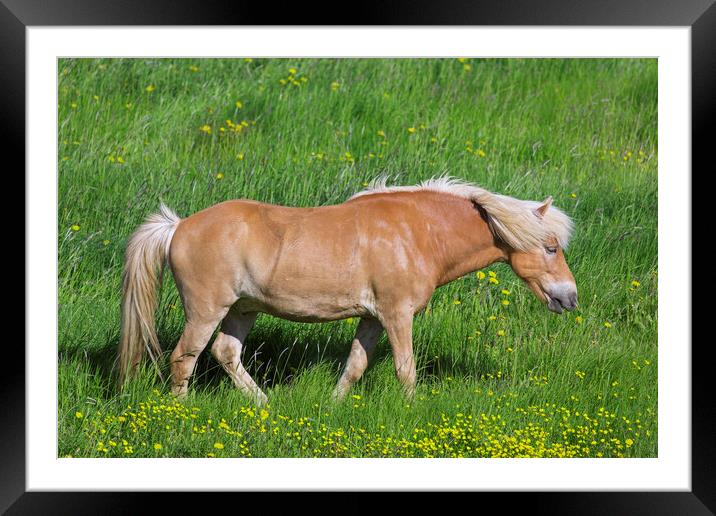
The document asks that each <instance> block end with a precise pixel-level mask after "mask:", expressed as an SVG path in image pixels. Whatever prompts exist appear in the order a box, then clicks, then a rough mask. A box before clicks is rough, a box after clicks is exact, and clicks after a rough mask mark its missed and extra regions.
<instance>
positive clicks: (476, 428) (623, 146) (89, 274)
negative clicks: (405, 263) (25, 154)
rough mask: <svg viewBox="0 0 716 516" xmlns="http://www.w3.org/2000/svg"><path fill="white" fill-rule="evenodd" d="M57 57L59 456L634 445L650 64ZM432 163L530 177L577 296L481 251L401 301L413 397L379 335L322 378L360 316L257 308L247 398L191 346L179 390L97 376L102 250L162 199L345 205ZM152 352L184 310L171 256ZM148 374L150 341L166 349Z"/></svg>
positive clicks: (503, 452)
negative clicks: (554, 215) (530, 285)
mask: <svg viewBox="0 0 716 516" xmlns="http://www.w3.org/2000/svg"><path fill="white" fill-rule="evenodd" d="M58 73H59V91H58V98H59V112H58V122H59V134H58V164H59V165H58V167H59V169H58V174H59V184H58V190H59V211H58V234H59V237H58V242H59V249H58V255H59V277H58V285H59V299H58V303H59V342H58V353H59V357H58V360H59V378H58V395H59V406H58V436H59V446H58V455H59V456H60V457H654V456H656V455H657V453H658V450H657V118H656V115H657V64H656V60H654V59H651V60H650V59H584V60H561V59H560V60H556V59H555V60H550V59H534V60H529V59H487V60H485V59H464V58H460V59H430V60H425V59H420V60H412V59H398V60H376V59H358V60H354V59H342V60H330V59H291V60H284V59H249V58H247V59H234V60H231V59H206V60H201V59H191V60H181V59H106V60H95V59H63V60H60V61H59V64H58ZM444 173H448V174H450V175H452V176H455V177H459V178H462V179H466V180H468V181H473V182H475V183H477V184H479V185H481V186H484V187H486V188H488V189H490V190H492V191H495V192H499V193H504V194H507V195H511V196H514V197H518V198H525V199H536V200H541V199H543V198H545V197H547V196H548V195H551V196H553V197H554V203H555V205H557V206H558V207H560V208H562V209H563V210H564V211H565V212H567V213H568V214H569V215H571V216H572V217H573V218H574V220H575V223H576V230H575V234H574V238H573V240H572V243H571V244H570V247H569V249H568V250H567V252H566V258H567V261H568V263H569V265H570V267H571V269H572V272H573V273H574V276H575V278H576V281H577V286H578V289H579V302H580V304H579V307H578V308H577V310H575V311H574V312H571V313H565V314H563V315H556V314H553V313H551V312H549V311H548V310H547V308H546V307H545V306H543V305H542V304H540V303H539V302H538V301H537V299H536V298H535V297H534V296H533V295H532V294H531V293H530V292H529V290H528V289H527V287H526V286H525V285H523V284H522V283H521V281H520V280H519V279H518V278H517V277H516V276H515V275H514V274H513V273H512V271H511V270H510V268H509V266H508V265H506V264H498V265H494V266H491V267H489V268H488V269H485V270H482V271H476V272H475V273H473V274H470V275H468V276H465V277H463V278H461V279H459V280H457V281H455V282H453V283H451V284H448V285H446V286H444V287H442V288H440V289H439V290H438V291H437V292H436V293H435V295H434V296H433V298H432V300H431V302H430V304H429V305H428V308H427V309H426V310H425V312H424V313H421V314H419V315H417V316H416V318H415V329H414V349H415V353H416V357H417V364H418V386H417V391H416V395H415V398H414V399H412V400H408V399H406V398H405V397H404V396H403V395H402V392H401V390H400V388H399V386H398V382H397V380H396V379H395V377H394V372H393V364H392V357H391V354H390V349H389V345H388V343H387V339H386V337H385V336H383V337H382V338H381V341H380V343H379V344H378V350H377V352H376V356H375V357H374V360H373V363H372V365H371V366H370V367H369V369H368V371H367V372H366V374H365V375H364V376H363V378H362V379H361V380H360V381H359V382H358V383H357V384H356V386H355V388H354V390H353V391H351V393H350V394H349V396H348V397H347V399H346V400H345V401H344V402H341V403H334V402H332V401H331V398H330V394H331V391H332V389H333V386H334V385H335V382H336V381H337V379H338V375H339V373H340V370H341V367H342V364H343V361H344V360H345V359H346V357H347V355H348V350H349V348H350V342H351V339H352V337H353V333H354V332H355V329H356V326H357V323H358V321H357V320H355V319H347V320H344V321H337V322H333V323H325V324H299V323H291V322H287V321H283V320H280V319H275V318H271V317H269V316H267V315H262V316H260V317H259V319H258V322H257V324H256V326H255V327H254V329H253V330H252V332H251V333H250V335H249V337H248V341H247V346H246V349H245V354H244V363H245V364H246V365H247V368H248V369H249V371H250V373H251V374H252V376H253V377H254V378H255V379H256V380H257V382H258V383H259V384H260V385H261V386H262V388H263V390H264V392H266V394H267V395H268V397H269V403H268V404H267V405H265V406H263V407H255V406H254V405H253V404H252V403H251V402H250V401H249V400H248V399H246V398H244V397H243V396H242V395H241V394H240V393H239V392H237V391H236V390H234V388H233V386H232V384H231V383H230V380H229V378H228V377H227V376H226V374H225V373H223V371H222V370H221V367H220V366H219V365H218V364H217V363H216V362H215V361H213V359H212V358H211V357H210V354H209V353H208V348H207V352H205V353H204V354H203V355H202V356H201V357H200V360H199V363H198V368H197V372H196V375H195V377H194V380H193V383H192V384H191V387H190V393H189V395H188V397H187V398H186V399H182V400H175V399H173V398H172V397H171V396H169V394H168V392H169V389H168V386H167V385H166V383H165V382H162V380H161V379H160V378H159V377H158V376H157V375H156V372H155V371H154V370H153V369H152V368H150V367H145V368H144V369H143V370H142V371H141V372H140V374H139V375H138V378H137V379H136V380H135V381H132V382H131V383H130V384H129V385H128V386H127V388H126V389H125V390H124V391H123V392H121V393H120V392H118V391H117V389H116V388H115V380H116V377H115V374H116V373H115V371H114V360H115V354H116V349H117V344H118V340H119V317H120V310H119V306H120V293H121V292H120V285H121V268H122V255H123V251H124V245H125V242H126V240H127V238H128V236H129V235H130V233H131V232H132V231H133V230H134V229H135V228H136V227H137V226H138V225H139V224H140V223H141V222H142V220H143V219H144V218H145V217H146V215H147V214H149V213H152V212H154V211H156V209H157V207H158V205H159V202H160V200H162V201H164V202H165V203H166V204H167V205H169V206H170V207H171V208H173V209H174V210H175V211H176V212H177V213H178V214H179V215H180V216H182V217H183V216H187V215H190V214H191V213H193V212H195V211H198V210H200V209H202V208H205V207H208V206H210V205H212V204H215V203H217V202H220V201H223V200H227V199H232V198H251V199H257V200H261V201H266V202H271V203H277V204H286V205H293V206H315V205H325V204H333V203H339V202H342V201H343V200H345V199H347V198H348V197H350V196H351V195H352V194H353V193H355V192H356V191H358V190H360V189H362V188H363V186H364V184H366V183H367V182H368V181H370V180H371V179H373V178H375V177H376V176H378V175H381V174H389V175H390V176H391V180H390V181H389V182H390V183H394V184H412V183H416V182H418V181H420V180H422V179H426V178H429V177H431V176H435V175H440V174H444ZM166 276H167V277H166V278H165V280H164V288H163V289H162V300H161V303H160V307H159V310H158V313H157V326H158V330H159V339H160V342H161V343H162V345H163V346H164V349H165V351H166V353H167V355H168V353H169V352H171V350H172V349H173V347H174V345H175V343H176V341H177V340H178V338H179V335H180V334H181V331H182V328H183V312H182V310H181V303H180V301H179V299H178V294H177V291H176V289H175V287H174V285H173V280H172V279H171V275H170V274H168V275H166ZM163 368H164V372H165V376H166V373H167V372H168V367H167V364H166V360H165V361H164V364H163Z"/></svg>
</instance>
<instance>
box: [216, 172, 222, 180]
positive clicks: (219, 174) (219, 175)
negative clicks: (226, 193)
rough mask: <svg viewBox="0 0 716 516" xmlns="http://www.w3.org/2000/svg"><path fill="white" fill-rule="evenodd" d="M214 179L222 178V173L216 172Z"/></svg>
mask: <svg viewBox="0 0 716 516" xmlns="http://www.w3.org/2000/svg"><path fill="white" fill-rule="evenodd" d="M216 179H224V174H222V173H221V172H219V173H218V174H216Z"/></svg>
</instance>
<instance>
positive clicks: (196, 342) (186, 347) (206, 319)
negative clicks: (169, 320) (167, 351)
mask: <svg viewBox="0 0 716 516" xmlns="http://www.w3.org/2000/svg"><path fill="white" fill-rule="evenodd" d="M227 311H228V308H221V309H217V310H215V311H212V312H213V313H212V314H211V315H199V314H196V313H193V312H187V322H186V326H185V327H184V333H182V336H181V338H180V339H179V342H178V343H177V346H176V348H174V351H172V354H171V358H170V362H171V372H172V377H171V381H172V394H174V395H175V396H184V395H186V392H187V389H188V386H189V378H190V377H191V375H192V374H194V367H195V366H196V360H197V358H198V357H199V354H200V353H201V352H202V351H204V348H205V347H206V344H207V343H208V342H209V339H210V338H211V334H212V333H214V329H215V328H216V326H217V325H218V324H219V321H221V319H222V317H224V315H225V314H226V312H227Z"/></svg>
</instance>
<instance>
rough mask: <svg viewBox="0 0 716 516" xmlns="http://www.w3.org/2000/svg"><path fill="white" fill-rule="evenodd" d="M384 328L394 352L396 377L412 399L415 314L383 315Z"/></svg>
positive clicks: (395, 313) (403, 312)
mask: <svg viewBox="0 0 716 516" xmlns="http://www.w3.org/2000/svg"><path fill="white" fill-rule="evenodd" d="M382 319H383V320H382V323H383V327H384V328H385V331H386V333H387V334H388V340H389V341H390V347H391V349H392V350H393V362H394V363H395V375H396V376H397V377H398V380H399V381H400V383H401V384H402V386H403V389H404V390H405V393H406V395H407V396H408V397H409V398H412V397H413V396H414V394H415V379H416V371H415V357H414V356H413V312H412V311H408V310H404V311H395V312H392V313H390V314H386V315H383V317H382Z"/></svg>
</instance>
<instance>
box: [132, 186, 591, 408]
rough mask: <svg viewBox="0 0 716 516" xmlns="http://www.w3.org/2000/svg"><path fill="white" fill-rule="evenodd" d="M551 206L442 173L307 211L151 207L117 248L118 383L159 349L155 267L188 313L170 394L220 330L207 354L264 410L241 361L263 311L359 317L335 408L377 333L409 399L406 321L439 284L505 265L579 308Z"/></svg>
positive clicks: (537, 290) (562, 220)
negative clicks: (170, 280) (384, 337)
mask: <svg viewBox="0 0 716 516" xmlns="http://www.w3.org/2000/svg"><path fill="white" fill-rule="evenodd" d="M551 202H552V200H551V198H548V199H547V200H546V201H544V202H542V203H538V202H533V201H522V200H518V199H514V198H511V197H506V196H503V195H497V194H494V193H490V192H488V191H486V190H484V189H482V188H480V187H478V186H475V185H473V184H470V183H466V182H462V181H459V180H456V179H452V178H448V177H443V178H439V179H433V180H429V181H425V182H423V183H421V184H420V185H418V186H407V187H402V186H398V187H386V186H385V182H384V181H378V182H375V183H374V184H372V185H371V186H369V187H368V189H366V190H364V191H362V192H360V193H358V194H356V195H354V196H353V197H352V198H350V199H349V200H348V201H346V202H344V203H342V204H338V205H334V206H322V207H317V208H289V207H284V206H274V205H270V204H264V203H261V202H256V201H251V200H233V201H226V202H222V203H220V204H217V205H215V206H212V207H210V208H207V209H205V210H202V211H200V212H198V213H195V214H194V215H191V216H190V217H187V218H186V219H183V220H180V219H179V217H177V216H176V215H175V214H174V213H173V212H172V211H171V210H169V209H168V208H167V207H166V206H164V205H162V206H161V211H160V213H158V214H154V215H151V216H150V217H149V218H148V219H147V221H146V222H145V223H144V224H143V225H141V226H140V227H139V229H138V230H137V231H136V232H135V233H134V235H133V236H132V238H131V240H130V241H129V244H128V246H127V251H126V256H125V267H124V281H123V301H122V335H121V341H120V347H119V362H120V379H121V380H124V379H125V378H126V377H127V376H128V375H129V374H130V373H131V372H132V371H133V370H134V369H135V367H136V366H137V364H138V363H139V361H140V359H141V356H142V354H143V351H144V349H145V348H146V349H147V350H148V351H149V354H150V356H151V358H152V360H153V361H154V362H155V364H156V360H157V357H158V356H159V355H160V353H161V348H160V346H159V342H158V340H157V335H156V332H155V325H154V311H155V309H156V305H157V288H158V285H159V282H160V278H161V274H160V273H161V270H162V269H163V266H164V263H165V261H166V262H168V263H169V265H170V267H171V270H172V273H173V275H174V279H175V282H176V285H177V288H178V290H179V295H180V296H181V300H182V303H183V305H184V311H185V314H186V326H185V328H184V333H183V334H182V336H181V338H180V339H179V343H178V344H177V346H176V348H175V349H174V351H173V352H172V354H171V383H172V387H171V388H172V393H173V394H174V395H177V396H182V395H184V394H185V393H186V392H187V387H188V382H189V377H190V376H191V375H192V374H193V371H194V367H195V365H196V360H197V356H198V355H199V354H200V353H201V352H202V350H203V349H204V348H205V347H206V345H207V342H208V340H209V339H210V338H211V335H212V333H213V332H214V330H215V329H216V327H217V325H219V324H220V323H221V330H220V332H219V334H218V336H217V337H216V339H215V341H214V344H213V345H212V348H211V351H212V354H213V355H214V357H215V358H216V360H218V362H219V363H220V364H221V365H222V366H223V368H224V369H225V370H226V372H227V373H228V374H229V376H230V377H231V379H232V380H233V382H234V383H235V384H236V386H237V387H238V388H239V389H241V390H243V391H244V392H246V393H247V394H249V395H251V396H252V397H254V399H255V400H256V401H257V402H259V403H263V402H265V401H266V396H265V395H264V393H263V392H261V389H260V388H259V387H258V386H257V385H256V383H255V382H254V380H253V379H252V378H251V376H250V375H249V373H248V372H247V371H246V369H245V368H244V366H243V365H242V363H241V350H242V346H243V344H244V340H245V339H246V335H247V334H248V333H249V331H250V330H251V327H252V325H253V324H254V321H255V320H256V316H257V314H258V313H260V312H264V313H268V314H271V315H273V316H276V317H281V318H284V319H289V320H292V321H302V322H320V321H333V320H336V319H344V318H347V317H360V323H359V325H358V329H357V331H356V335H355V338H354V339H353V344H352V347H351V351H350V354H349V356H348V360H347V362H346V365H345V368H344V370H343V373H342V375H341V377H340V380H339V381H338V384H337V386H336V388H335V390H334V396H335V397H336V398H342V397H344V396H345V394H346V392H348V390H349V389H350V387H351V385H353V383H355V382H356V381H357V380H358V379H359V378H360V377H361V375H362V374H363V372H364V371H365V369H366V367H367V365H368V361H369V360H370V357H371V354H372V353H373V350H374V348H375V345H376V342H377V341H378V338H379V336H380V335H381V333H382V331H383V330H385V331H386V333H387V334H388V339H389V341H390V345H391V348H392V351H393V360H394V363H395V372H396V375H397V377H398V379H399V381H400V382H401V383H402V385H403V386H404V388H405V390H406V391H407V393H408V394H412V393H413V392H414V388H415V360H414V358H413V338H412V325H413V315H414V314H415V313H416V312H418V311H420V310H422V309H423V308H424V307H425V306H426V304H427V303H428V300H429V299H430V297H431V296H432V294H433V292H434V291H435V289H436V288H437V287H439V286H440V285H444V284H445V283H448V282H450V281H453V280H455V279H457V278H459V277H461V276H463V275H465V274H467V273H469V272H471V271H475V270H477V269H480V268H483V267H485V266H487V265H489V264H491V263H493V262H497V261H505V262H507V263H509V264H510V266H511V267H512V269H513V270H514V271H515V273H516V274H517V275H518V276H519V277H520V278H522V279H523V280H524V281H525V282H526V283H527V285H528V286H529V288H530V289H531V290H532V291H533V292H534V294H535V295H536V296H537V297H538V298H539V299H540V300H541V301H543V302H544V303H546V304H547V306H548V307H549V309H550V310H552V311H554V312H558V313H561V312H562V309H563V308H566V309H567V310H571V309H573V308H574V307H575V306H576V303H577V288H576V285H575V282H574V277H573V276H572V273H571V272H570V270H569V267H568V266H567V263H566V262H565V259H564V254H563V253H562V249H563V248H564V247H565V246H566V245H567V242H568V240H569V236H570V233H571V229H572V222H571V220H570V219H569V217H567V216H566V215H565V214H564V213H562V212H561V211H559V210H558V209H557V208H554V207H552V206H551Z"/></svg>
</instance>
